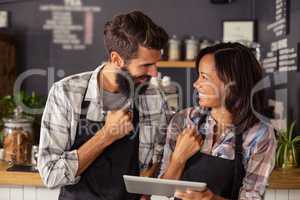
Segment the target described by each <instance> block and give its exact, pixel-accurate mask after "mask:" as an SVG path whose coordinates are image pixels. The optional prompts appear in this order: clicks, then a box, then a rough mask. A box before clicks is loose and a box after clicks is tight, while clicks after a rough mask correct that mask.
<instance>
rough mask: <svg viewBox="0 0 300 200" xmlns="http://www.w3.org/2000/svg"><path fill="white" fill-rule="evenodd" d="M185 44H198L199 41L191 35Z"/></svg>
mask: <svg viewBox="0 0 300 200" xmlns="http://www.w3.org/2000/svg"><path fill="white" fill-rule="evenodd" d="M185 42H186V43H198V39H197V38H196V37H195V36H193V35H191V36H190V37H189V38H187V39H186V40H185Z"/></svg>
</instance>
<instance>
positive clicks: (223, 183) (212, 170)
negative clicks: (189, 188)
mask: <svg viewBox="0 0 300 200" xmlns="http://www.w3.org/2000/svg"><path fill="white" fill-rule="evenodd" d="M242 143H243V142H242V134H237V135H236V142H235V159H234V160H229V159H223V158H219V157H216V156H212V155H207V154H204V153H202V152H200V151H199V152H198V153H196V154H195V155H194V156H192V157H191V158H190V159H189V160H188V161H187V163H186V165H185V169H184V171H183V174H182V176H181V180H186V181H196V182H205V183H207V188H208V189H210V190H211V191H212V192H213V193H214V194H217V195H219V196H221V197H223V198H226V199H231V200H237V199H238V196H239V190H240V187H241V186H242V181H243V178H244V176H245V170H244V167H243V163H242V162H243V155H242Z"/></svg>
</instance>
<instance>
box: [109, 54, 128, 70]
mask: <svg viewBox="0 0 300 200" xmlns="http://www.w3.org/2000/svg"><path fill="white" fill-rule="evenodd" d="M110 61H111V63H112V64H114V65H115V66H117V67H120V68H122V67H123V66H124V65H125V61H124V59H123V58H122V57H121V56H120V54H119V53H118V52H116V51H112V52H111V53H110Z"/></svg>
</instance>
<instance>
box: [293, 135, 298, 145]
mask: <svg viewBox="0 0 300 200" xmlns="http://www.w3.org/2000/svg"><path fill="white" fill-rule="evenodd" d="M299 141H300V135H298V136H297V137H295V138H294V139H293V140H292V143H297V142H299Z"/></svg>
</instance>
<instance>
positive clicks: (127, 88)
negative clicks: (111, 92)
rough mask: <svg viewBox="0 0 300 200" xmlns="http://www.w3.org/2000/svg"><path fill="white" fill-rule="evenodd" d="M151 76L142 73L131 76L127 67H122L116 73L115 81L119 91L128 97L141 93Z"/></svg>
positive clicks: (145, 88) (143, 91) (146, 86)
mask: <svg viewBox="0 0 300 200" xmlns="http://www.w3.org/2000/svg"><path fill="white" fill-rule="evenodd" d="M150 78H151V76H149V75H143V76H139V77H134V76H132V75H131V74H130V73H129V72H128V70H127V69H122V70H121V71H120V72H119V73H117V78H116V82H117V84H118V87H119V92H120V93H121V94H123V95H124V96H126V97H127V98H129V97H132V98H133V97H134V96H135V95H138V94H143V93H145V91H146V90H147V88H148V87H149V81H150ZM141 79H145V81H144V82H143V83H140V82H138V80H141Z"/></svg>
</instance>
